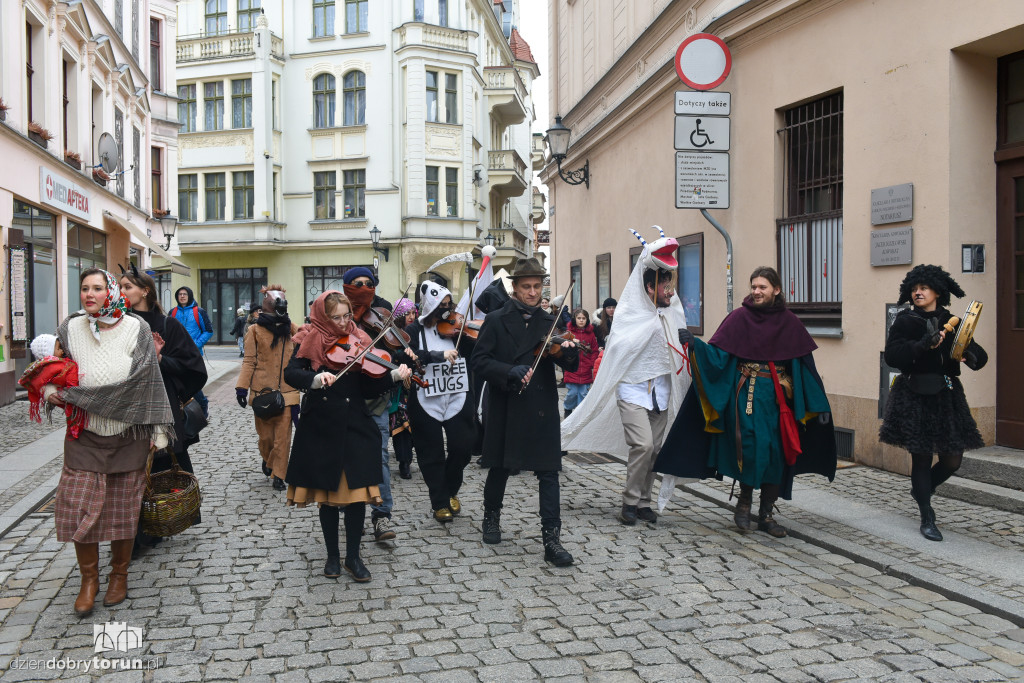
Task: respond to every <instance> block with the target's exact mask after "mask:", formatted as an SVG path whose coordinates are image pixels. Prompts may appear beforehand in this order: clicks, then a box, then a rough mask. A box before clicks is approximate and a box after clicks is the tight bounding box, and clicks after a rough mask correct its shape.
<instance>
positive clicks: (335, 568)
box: [284, 291, 410, 582]
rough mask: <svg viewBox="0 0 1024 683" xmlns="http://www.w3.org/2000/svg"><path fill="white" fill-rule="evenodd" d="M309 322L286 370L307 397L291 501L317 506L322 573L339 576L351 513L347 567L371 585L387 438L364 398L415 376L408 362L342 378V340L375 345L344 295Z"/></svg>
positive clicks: (328, 299)
mask: <svg viewBox="0 0 1024 683" xmlns="http://www.w3.org/2000/svg"><path fill="white" fill-rule="evenodd" d="M309 318H310V322H309V324H307V325H303V326H302V327H301V328H300V329H299V331H298V332H297V333H296V335H295V337H293V341H294V342H295V343H296V345H297V346H296V350H295V354H294V355H293V356H292V359H291V360H290V361H289V363H288V367H286V368H285V371H284V380H285V382H287V383H288V384H289V385H290V386H293V387H295V388H297V389H299V390H300V391H304V392H305V396H304V397H303V400H302V408H301V411H300V418H299V425H298V427H297V428H296V430H295V439H294V440H293V442H292V451H291V457H290V458H289V462H288V474H287V476H286V477H285V480H286V481H287V483H288V504H289V505H297V506H299V507H303V506H305V505H306V504H308V503H313V502H315V503H319V505H320V526H321V528H322V530H323V535H324V545H325V546H326V548H327V564H326V565H325V567H324V575H325V576H329V577H336V576H339V575H340V573H341V567H340V551H339V548H338V520H339V516H340V514H339V509H340V508H344V509H345V551H346V552H345V564H344V566H345V569H346V571H348V572H349V573H350V574H352V576H353V577H354V578H355V580H356V581H359V582H365V581H369V580H370V572H369V571H368V570H367V569H366V567H365V565H363V562H362V560H361V559H360V557H359V541H360V537H361V535H362V531H363V522H364V520H365V518H366V503H368V502H379V501H380V489H379V488H378V487H379V485H380V483H381V482H382V481H383V473H382V472H381V467H380V452H381V434H380V430H379V429H378V428H377V425H376V423H375V422H374V420H373V416H372V415H371V414H370V410H369V409H368V407H367V404H366V401H367V400H368V399H373V398H376V397H378V396H380V395H381V394H383V393H385V392H387V391H389V390H390V389H391V388H393V387H394V386H395V381H396V380H397V381H401V380H404V379H406V378H407V377H408V376H409V374H410V372H409V369H408V368H407V367H406V366H404V365H402V366H399V367H398V368H397V369H396V370H392V371H391V372H390V373H388V374H386V375H385V376H384V377H381V378H377V379H375V378H372V377H370V376H369V375H366V374H363V373H362V372H360V370H359V368H358V367H353V368H352V369H350V370H348V371H347V372H346V373H345V374H344V375H342V376H341V377H340V378H337V377H336V373H338V372H339V371H340V370H341V369H342V368H343V367H344V366H343V365H342V364H339V363H338V362H336V361H334V360H332V359H331V357H330V355H329V354H330V353H331V351H332V349H333V348H334V346H335V343H336V342H337V341H338V339H339V338H341V337H343V336H347V337H348V340H349V343H354V342H356V341H357V340H358V342H359V343H360V344H362V345H364V346H368V345H369V344H370V341H371V340H370V338H369V336H367V334H366V333H365V332H363V331H361V330H360V329H359V328H358V327H357V326H356V325H355V323H354V322H353V321H352V318H351V305H350V304H349V300H348V299H347V298H346V297H345V295H344V294H342V293H341V292H337V291H327V292H324V293H323V294H321V295H320V296H318V297H317V299H316V301H314V302H313V305H312V306H311V307H310V314H309Z"/></svg>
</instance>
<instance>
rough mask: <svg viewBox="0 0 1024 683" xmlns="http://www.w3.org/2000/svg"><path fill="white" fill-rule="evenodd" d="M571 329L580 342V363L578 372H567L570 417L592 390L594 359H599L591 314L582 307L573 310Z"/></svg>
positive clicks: (566, 412) (566, 415) (567, 399)
mask: <svg viewBox="0 0 1024 683" xmlns="http://www.w3.org/2000/svg"><path fill="white" fill-rule="evenodd" d="M569 331H570V332H572V334H573V336H574V337H576V339H577V342H578V343H580V342H582V343H581V344H580V347H581V348H580V364H579V367H578V368H577V369H576V372H567V373H565V388H566V394H565V403H564V407H565V417H569V415H570V414H571V413H572V411H573V410H575V409H576V406H578V405H579V404H580V403H582V402H583V399H584V398H586V396H587V392H588V391H590V385H591V384H593V383H594V361H595V360H597V352H598V348H597V336H596V335H595V334H594V326H593V325H591V324H590V314H589V313H587V312H586V311H585V310H583V309H582V308H577V309H576V310H575V311H573V312H572V322H570V323H569Z"/></svg>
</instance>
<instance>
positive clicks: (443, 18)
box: [437, 0, 448, 26]
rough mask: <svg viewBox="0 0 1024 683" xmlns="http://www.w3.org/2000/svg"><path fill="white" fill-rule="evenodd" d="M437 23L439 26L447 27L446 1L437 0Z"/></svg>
mask: <svg viewBox="0 0 1024 683" xmlns="http://www.w3.org/2000/svg"><path fill="white" fill-rule="evenodd" d="M437 23H438V25H439V26H447V25H448V0H437Z"/></svg>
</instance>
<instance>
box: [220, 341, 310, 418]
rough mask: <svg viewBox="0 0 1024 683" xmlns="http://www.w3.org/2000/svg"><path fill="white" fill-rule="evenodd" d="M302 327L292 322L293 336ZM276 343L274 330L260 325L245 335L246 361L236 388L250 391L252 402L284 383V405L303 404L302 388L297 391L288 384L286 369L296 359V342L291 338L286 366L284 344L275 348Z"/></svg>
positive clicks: (287, 347)
mask: <svg viewBox="0 0 1024 683" xmlns="http://www.w3.org/2000/svg"><path fill="white" fill-rule="evenodd" d="M296 330H298V328H297V327H296V326H295V324H294V323H292V334H295V332H296ZM273 341H274V335H273V334H271V333H270V330H268V329H266V328H265V327H262V326H260V325H252V326H251V327H249V330H248V331H247V332H246V333H245V342H244V343H245V360H243V361H242V371H241V372H240V373H238V381H237V382H236V383H235V387H236V388H238V389H248V390H249V401H250V403H251V402H252V399H253V397H254V396H255V395H256V394H257V393H259V391H260V390H262V389H277V385H278V382H280V383H281V393H282V394H284V404H285V405H286V406H293V405H298V404H299V399H300V398H301V397H300V396H299V391H298V389H293V388H292V387H290V386H288V383H287V382H285V381H284V368H286V367H288V361H290V360H291V359H292V353H293V352H294V351H295V343H294V342H292V340H291V338H289V339H288V340H287V341H286V342H285V347H284V364H283V365H282V364H281V343H280V342H278V344H277V346H276V347H274V348H273V349H272V348H270V344H271V343H272V342H273Z"/></svg>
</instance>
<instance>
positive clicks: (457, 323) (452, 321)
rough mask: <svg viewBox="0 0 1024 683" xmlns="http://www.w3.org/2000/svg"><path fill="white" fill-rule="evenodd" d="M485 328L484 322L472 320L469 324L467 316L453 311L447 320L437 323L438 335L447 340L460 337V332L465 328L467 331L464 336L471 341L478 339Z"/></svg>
mask: <svg viewBox="0 0 1024 683" xmlns="http://www.w3.org/2000/svg"><path fill="white" fill-rule="evenodd" d="M483 326H484V321H483V320H470V321H468V322H467V321H466V316H464V315H462V314H461V313H456V312H455V311H452V312H451V313H449V314H448V317H447V318H446V319H444V320H442V321H440V322H439V323H437V333H438V334H439V335H441V336H442V337H445V338H447V339H453V338H455V337H457V336H459V331H460V330H462V328H463V327H465V328H466V329H465V331H464V332H463V333H462V334H463V335H464V336H466V337H469V338H470V339H476V338H477V337H479V336H480V330H481V328H483Z"/></svg>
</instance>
